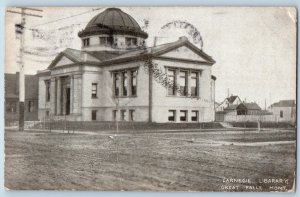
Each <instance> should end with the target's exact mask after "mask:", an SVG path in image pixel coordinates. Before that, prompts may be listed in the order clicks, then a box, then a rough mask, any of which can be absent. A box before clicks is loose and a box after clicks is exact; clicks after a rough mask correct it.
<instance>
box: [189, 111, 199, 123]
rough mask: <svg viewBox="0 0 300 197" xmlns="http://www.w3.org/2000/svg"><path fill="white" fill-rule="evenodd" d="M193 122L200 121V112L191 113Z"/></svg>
mask: <svg viewBox="0 0 300 197" xmlns="http://www.w3.org/2000/svg"><path fill="white" fill-rule="evenodd" d="M191 121H192V122H197V121H198V111H192V113H191Z"/></svg>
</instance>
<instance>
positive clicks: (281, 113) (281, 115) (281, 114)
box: [280, 110, 283, 118]
mask: <svg viewBox="0 0 300 197" xmlns="http://www.w3.org/2000/svg"><path fill="white" fill-rule="evenodd" d="M280 118H283V111H282V110H280Z"/></svg>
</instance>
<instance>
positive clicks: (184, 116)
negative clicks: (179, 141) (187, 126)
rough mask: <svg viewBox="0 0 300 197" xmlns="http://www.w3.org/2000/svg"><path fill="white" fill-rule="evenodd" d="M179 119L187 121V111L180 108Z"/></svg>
mask: <svg viewBox="0 0 300 197" xmlns="http://www.w3.org/2000/svg"><path fill="white" fill-rule="evenodd" d="M180 121H187V111H186V110H180Z"/></svg>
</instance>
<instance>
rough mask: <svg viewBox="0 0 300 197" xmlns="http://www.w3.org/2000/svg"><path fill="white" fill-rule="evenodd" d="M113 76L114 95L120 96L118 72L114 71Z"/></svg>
mask: <svg viewBox="0 0 300 197" xmlns="http://www.w3.org/2000/svg"><path fill="white" fill-rule="evenodd" d="M114 75H115V76H114V78H115V96H120V82H121V80H120V74H119V73H115V74H114Z"/></svg>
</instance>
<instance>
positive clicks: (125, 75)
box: [122, 72, 128, 96]
mask: <svg viewBox="0 0 300 197" xmlns="http://www.w3.org/2000/svg"><path fill="white" fill-rule="evenodd" d="M122 79H123V82H122V84H123V96H127V85H128V84H127V83H128V82H127V72H123V73H122Z"/></svg>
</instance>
